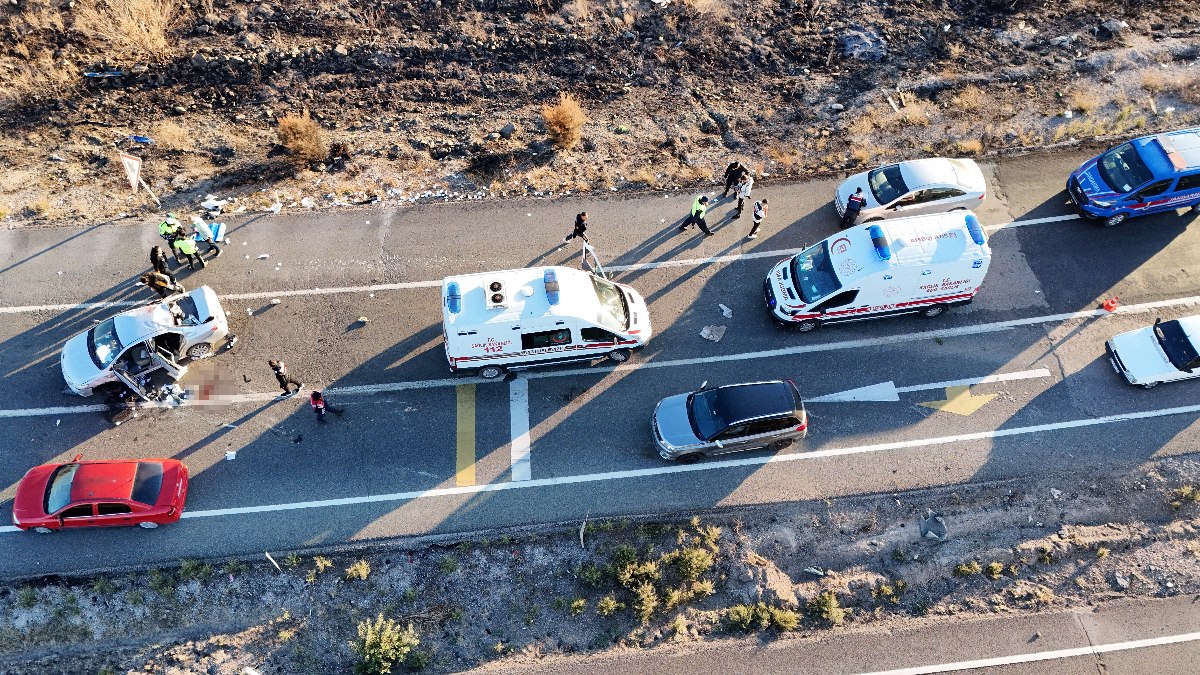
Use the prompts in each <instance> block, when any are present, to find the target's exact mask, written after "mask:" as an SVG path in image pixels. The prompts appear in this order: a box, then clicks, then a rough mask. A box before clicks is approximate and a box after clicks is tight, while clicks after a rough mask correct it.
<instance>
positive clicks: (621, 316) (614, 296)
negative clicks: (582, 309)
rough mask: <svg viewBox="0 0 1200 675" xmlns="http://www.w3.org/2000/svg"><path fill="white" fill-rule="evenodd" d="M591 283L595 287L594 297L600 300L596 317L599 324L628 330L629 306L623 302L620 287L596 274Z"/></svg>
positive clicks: (623, 297)
mask: <svg viewBox="0 0 1200 675" xmlns="http://www.w3.org/2000/svg"><path fill="white" fill-rule="evenodd" d="M592 285H593V286H595V287H596V299H598V300H599V301H600V315H599V316H598V317H597V320H599V322H600V325H602V326H604V327H605V328H608V329H610V330H615V331H625V330H629V306H628V305H627V304H625V294H624V293H622V292H621V289H619V288H617V287H616V286H614V285H613V284H610V283H609V282H607V281H605V280H604V279H601V278H600V277H597V276H593V277H592Z"/></svg>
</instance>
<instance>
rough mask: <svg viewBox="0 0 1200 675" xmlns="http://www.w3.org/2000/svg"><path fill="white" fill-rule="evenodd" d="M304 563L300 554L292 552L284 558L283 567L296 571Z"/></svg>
mask: <svg viewBox="0 0 1200 675" xmlns="http://www.w3.org/2000/svg"><path fill="white" fill-rule="evenodd" d="M302 562H304V558H301V557H300V554H299V553H295V552H292V553H289V554H287V555H286V556H284V557H283V566H284V567H286V568H288V569H289V570H294V569H296V568H297V567H299V566H300V563H302Z"/></svg>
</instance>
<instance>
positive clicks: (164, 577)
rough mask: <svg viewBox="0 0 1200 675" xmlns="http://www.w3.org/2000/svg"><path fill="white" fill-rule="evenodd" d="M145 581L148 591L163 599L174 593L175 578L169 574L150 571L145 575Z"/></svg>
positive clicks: (156, 570)
mask: <svg viewBox="0 0 1200 675" xmlns="http://www.w3.org/2000/svg"><path fill="white" fill-rule="evenodd" d="M146 581H147V583H148V584H149V585H150V590H152V591H154V592H155V593H158V594H159V595H161V596H163V597H164V598H165V597H167V596H168V595H172V594H174V593H175V577H173V576H172V575H171V573H170V572H164V571H162V570H160V569H152V570H150V571H149V572H148V573H147V574H146Z"/></svg>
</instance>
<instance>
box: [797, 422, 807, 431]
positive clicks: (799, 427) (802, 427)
mask: <svg viewBox="0 0 1200 675" xmlns="http://www.w3.org/2000/svg"><path fill="white" fill-rule="evenodd" d="M807 429H808V421H807V420H805V421H804V422H801V423H800V424H798V425H797V426H796V431H805V430H807Z"/></svg>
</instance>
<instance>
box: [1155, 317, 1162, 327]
mask: <svg viewBox="0 0 1200 675" xmlns="http://www.w3.org/2000/svg"><path fill="white" fill-rule="evenodd" d="M1160 323H1162V317H1161V316H1160V317H1158V318H1156V319H1155V320H1154V325H1155V326H1157V325H1158V324H1160Z"/></svg>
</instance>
